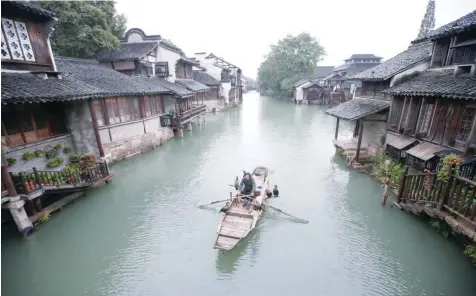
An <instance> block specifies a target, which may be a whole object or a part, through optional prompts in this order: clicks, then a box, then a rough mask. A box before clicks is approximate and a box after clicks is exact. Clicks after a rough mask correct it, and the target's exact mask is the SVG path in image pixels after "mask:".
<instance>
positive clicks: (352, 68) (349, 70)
mask: <svg viewBox="0 0 476 296" xmlns="http://www.w3.org/2000/svg"><path fill="white" fill-rule="evenodd" d="M377 65H380V63H349V64H344V65H340V66H338V67H336V68H335V69H334V71H332V72H334V73H335V72H340V71H345V72H346V73H345V76H346V77H351V76H354V75H355V74H358V73H360V72H363V71H365V70H367V69H370V68H373V67H375V66H377Z"/></svg>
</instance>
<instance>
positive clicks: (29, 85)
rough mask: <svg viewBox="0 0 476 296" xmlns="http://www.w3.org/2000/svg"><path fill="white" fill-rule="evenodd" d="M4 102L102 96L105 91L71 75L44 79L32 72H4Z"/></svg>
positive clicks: (37, 101)
mask: <svg viewBox="0 0 476 296" xmlns="http://www.w3.org/2000/svg"><path fill="white" fill-rule="evenodd" d="M1 88H2V104H21V103H44V102H56V101H67V100H73V99H84V98H91V97H101V96H102V94H103V91H102V90H100V89H98V88H96V87H94V86H92V85H90V84H87V83H84V82H82V81H77V80H76V79H72V78H70V77H66V78H64V79H59V78H55V77H50V78H48V79H43V78H40V77H38V76H37V75H35V74H32V73H13V72H2V85H1Z"/></svg>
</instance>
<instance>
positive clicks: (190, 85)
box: [175, 79, 210, 92]
mask: <svg viewBox="0 0 476 296" xmlns="http://www.w3.org/2000/svg"><path fill="white" fill-rule="evenodd" d="M175 82H176V83H178V84H180V85H182V86H184V87H186V88H187V89H189V90H191V91H194V92H195V91H204V90H209V89H210V88H209V87H208V86H206V85H204V84H201V83H200V82H198V81H195V80H193V79H176V80H175Z"/></svg>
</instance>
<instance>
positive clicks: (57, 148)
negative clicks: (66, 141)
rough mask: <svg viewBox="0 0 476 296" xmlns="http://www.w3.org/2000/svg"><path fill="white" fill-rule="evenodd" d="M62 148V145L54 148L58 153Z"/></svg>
mask: <svg viewBox="0 0 476 296" xmlns="http://www.w3.org/2000/svg"><path fill="white" fill-rule="evenodd" d="M62 147H63V146H61V144H56V145H55V147H54V148H55V149H56V150H57V151H60V150H61V148H62Z"/></svg>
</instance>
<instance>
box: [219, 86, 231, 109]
mask: <svg viewBox="0 0 476 296" xmlns="http://www.w3.org/2000/svg"><path fill="white" fill-rule="evenodd" d="M221 86H222V88H223V97H224V98H225V103H227V104H229V103H230V97H229V94H230V89H231V82H222V83H221Z"/></svg>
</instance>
